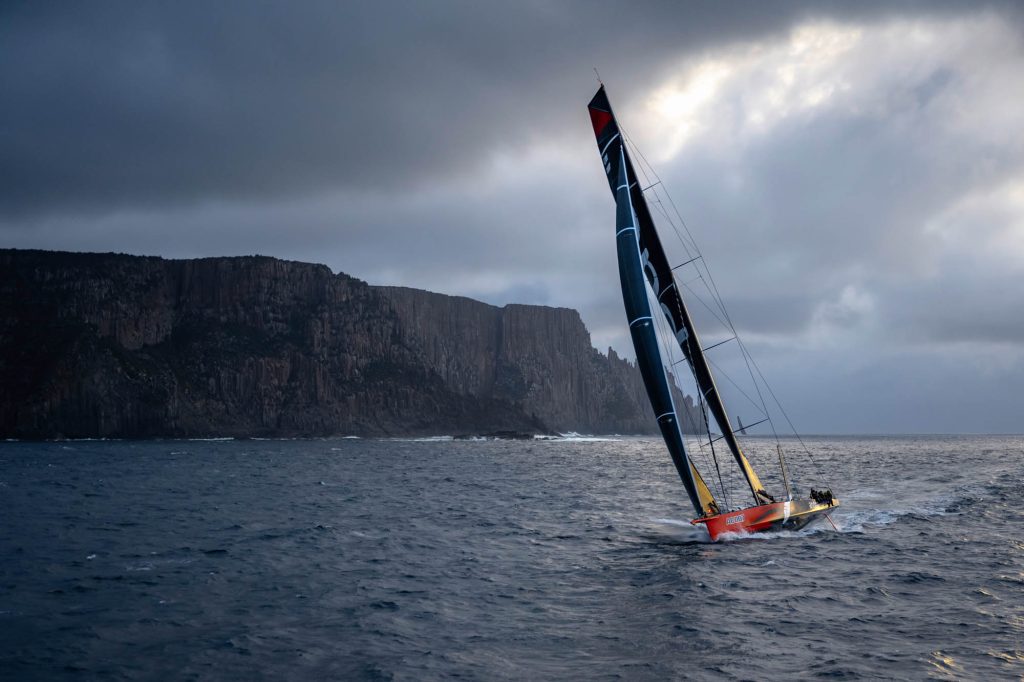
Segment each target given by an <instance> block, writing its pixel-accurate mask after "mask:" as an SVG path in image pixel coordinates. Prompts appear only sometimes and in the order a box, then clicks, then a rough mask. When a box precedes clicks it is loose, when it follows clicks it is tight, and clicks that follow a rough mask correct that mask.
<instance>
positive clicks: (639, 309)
mask: <svg viewBox="0 0 1024 682" xmlns="http://www.w3.org/2000/svg"><path fill="white" fill-rule="evenodd" d="M588 108H589V111H590V120H591V123H592V124H593V127H594V134H595V136H596V137H597V148H598V151H599V153H600V156H601V162H602V164H603V165H604V170H605V174H606V175H607V177H608V184H609V187H610V188H611V192H612V195H613V196H614V197H615V205H616V213H615V240H616V248H617V252H618V262H619V281H620V284H621V286H622V300H623V303H624V304H625V309H626V317H627V321H628V324H629V330H630V335H631V336H632V340H633V347H634V349H635V351H636V360H637V365H638V367H639V368H640V373H641V375H642V376H643V380H644V384H645V385H646V387H647V395H648V398H649V399H650V402H651V407H652V408H653V409H654V415H655V419H656V420H657V423H658V426H659V428H660V430H661V435H662V437H663V438H664V440H665V445H666V446H667V447H668V452H669V455H670V456H671V458H672V462H673V463H674V464H675V467H676V469H677V470H678V472H679V478H680V479H681V480H682V482H683V488H684V489H685V490H686V494H687V496H688V497H689V498H690V502H691V503H692V504H693V509H694V511H695V512H696V518H694V519H693V521H692V523H693V524H699V525H703V526H705V527H706V528H707V531H708V534H709V535H710V537H711V539H712V540H718V539H719V538H721V537H722V536H723V535H726V534H729V533H753V532H759V531H768V530H780V529H798V528H802V527H804V526H805V525H807V524H808V523H810V522H812V521H814V520H815V519H817V518H819V517H822V516H826V515H827V512H828V511H829V510H830V509H833V508H835V507H836V506H838V504H839V501H838V500H837V499H836V498H835V497H834V496H833V495H832V492H831V489H830V488H828V486H825V488H824V489H823V490H822V491H818V490H813V489H812V490H811V495H810V496H809V497H807V498H797V497H794V496H793V494H792V492H791V491H790V489H789V480H788V477H787V474H786V463H785V458H784V455H783V451H782V447H781V444H778V445H777V451H778V456H779V467H780V470H781V478H782V481H783V484H784V487H785V491H784V493H783V492H778V493H777V494H774V495H773V494H771V493H770V492H769V491H768V490H767V489H766V488H765V486H764V484H763V483H762V482H761V479H760V478H759V477H758V475H757V473H756V472H755V471H754V468H753V466H751V464H750V462H749V461H748V459H747V456H746V455H745V453H744V451H743V448H742V447H741V445H740V442H739V441H738V440H737V438H736V433H735V432H734V430H733V428H732V426H731V422H730V421H729V415H728V413H727V412H726V407H725V403H724V402H723V400H722V396H721V393H720V392H719V390H718V386H717V385H716V382H715V374H714V373H713V372H712V371H711V365H710V363H709V362H708V359H707V357H706V356H705V353H704V349H702V347H701V344H700V340H699V337H698V335H697V330H696V329H695V328H694V324H693V320H692V318H691V315H690V312H689V311H688V309H687V307H686V303H685V302H684V300H683V295H682V291H681V290H680V287H679V284H678V282H677V281H676V279H675V274H674V271H673V268H672V267H671V266H670V264H669V260H668V257H667V256H666V253H665V250H664V248H663V247H662V243H661V239H660V238H659V236H658V232H657V230H656V228H655V224H654V220H653V218H652V215H651V211H650V208H649V207H648V203H647V200H646V198H645V194H644V191H645V190H644V189H643V188H642V187H641V186H640V182H639V180H638V178H637V175H636V172H635V170H634V166H633V162H632V160H631V158H630V154H629V151H628V150H627V144H626V141H625V140H624V139H623V135H622V131H621V130H620V128H619V125H618V122H617V121H616V119H615V115H614V113H613V112H612V108H611V105H610V103H609V101H608V96H607V94H606V93H605V88H604V85H603V84H602V85H601V87H600V88H599V89H598V91H597V93H596V94H595V95H594V97H593V99H591V101H590V104H589V106H588ZM677 267H678V266H677ZM652 301H653V305H652ZM662 318H663V320H664V324H663V325H662V326H663V327H664V326H665V325H667V331H668V336H669V337H670V338H669V339H667V340H666V341H665V342H664V343H662V342H659V336H658V326H659V324H661V319H662ZM663 346H677V347H678V348H679V350H680V351H681V352H682V355H683V358H684V359H685V363H686V366H687V367H688V368H689V370H690V371H691V372H692V373H693V378H694V381H695V384H696V386H697V389H698V392H699V394H700V395H699V398H700V403H701V406H702V407H703V408H704V414H705V422H706V423H705V426H706V427H710V423H708V416H707V415H710V419H713V420H714V423H715V424H716V425H717V427H718V429H719V431H720V432H721V435H720V436H718V437H717V439H715V440H722V441H724V442H725V445H726V447H727V448H728V451H729V453H730V454H731V456H732V459H733V461H734V463H735V465H736V466H737V467H738V468H739V471H740V473H741V474H742V477H743V480H744V481H745V486H746V487H747V488H749V495H750V501H751V503H749V504H739V505H727V504H725V486H724V483H721V475H720V473H719V483H720V497H721V498H722V499H718V498H716V496H715V495H714V494H713V493H712V490H711V487H709V486H708V485H707V483H705V479H704V477H703V476H702V475H701V473H700V471H698V469H697V466H696V465H695V463H694V461H693V459H692V457H691V456H690V453H688V451H687V447H686V441H685V438H684V436H683V424H682V423H681V421H680V417H681V414H680V412H679V411H678V410H677V407H676V405H675V403H674V399H673V396H672V394H673V391H672V388H673V386H672V385H671V383H670V381H671V379H670V377H671V376H672V373H671V372H670V368H669V365H668V363H667V362H666V359H665V356H664V354H663V351H662V348H663ZM766 414H767V411H766ZM751 426H753V425H751ZM747 428H750V426H748V427H747ZM705 433H707V434H708V439H709V441H710V442H711V443H712V444H713V439H712V431H711V428H707V429H706V430H705ZM712 455H713V456H714V451H712ZM715 468H716V470H717V469H718V462H717V459H715Z"/></svg>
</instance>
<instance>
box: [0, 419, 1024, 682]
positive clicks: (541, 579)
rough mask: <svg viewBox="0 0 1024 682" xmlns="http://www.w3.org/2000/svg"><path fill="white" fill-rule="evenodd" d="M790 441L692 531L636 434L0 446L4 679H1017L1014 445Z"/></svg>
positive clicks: (649, 444) (1015, 441)
mask: <svg viewBox="0 0 1024 682" xmlns="http://www.w3.org/2000/svg"><path fill="white" fill-rule="evenodd" d="M808 445H809V446H810V448H811V450H812V452H816V453H817V458H816V459H817V460H818V464H819V465H821V466H822V468H824V469H825V470H827V471H828V472H829V479H830V482H831V483H832V484H833V486H834V488H835V490H836V492H837V493H838V495H839V496H840V497H841V498H842V499H843V502H844V506H843V508H842V509H841V510H839V511H837V512H836V513H835V514H834V516H833V518H834V520H835V522H836V524H837V525H838V526H839V531H838V532H837V531H836V530H833V529H832V528H831V526H829V525H828V524H827V523H825V524H824V525H819V526H817V527H814V528H812V529H806V530H804V531H801V532H797V533H779V534H775V535H770V536H767V537H761V538H757V539H753V538H747V539H740V540H735V541H731V542H723V543H718V544H708V543H706V542H700V541H699V540H700V536H699V534H698V533H697V532H696V531H695V530H694V529H692V528H691V527H690V526H689V524H688V523H687V521H688V519H689V518H690V510H689V507H688V505H686V504H683V503H682V500H681V495H682V491H681V485H680V484H679V482H678V479H677V477H676V475H675V472H674V470H673V469H672V468H671V464H670V463H669V462H668V458H667V456H666V455H665V454H664V449H663V446H661V445H660V442H658V441H654V440H638V439H622V440H598V441H573V440H567V441H535V442H529V441H528V442H518V441H511V442H510V441H487V442H464V441H433V442H414V441H363V440H327V441H284V442H282V441H224V442H196V441H164V442H66V443H46V444H29V443H6V444H2V445H0V508H2V511H3V521H2V524H0V677H3V678H4V679H17V680H22V679H64V678H67V679H72V678H74V679H79V678H87V679H92V678H98V679H111V680H119V679H239V680H249V679H258V678H274V679H292V680H309V679H318V678H319V679H323V678H328V679H330V678H333V679H345V680H363V679H365V680H377V679H384V680H386V679H403V680H422V679H439V678H447V677H461V678H466V679H484V680H491V679H497V680H503V679H515V680H519V679H559V680H560V679H628V680H664V679H697V680H701V679H710V680H719V679H722V680H731V679H751V680H777V679H792V678H796V679H807V678H817V677H834V678H842V679H854V680H857V679H886V680H889V679H907V680H920V679H927V678H937V679H976V680H992V679H1021V678H1022V676H1024V511H1022V510H1024V482H1022V473H1024V438H1020V437H974V436H972V437H899V438H889V437H885V438H882V437H878V438H820V439H811V440H809V441H808ZM812 482H813V481H812ZM802 492H804V493H806V490H803V491H802Z"/></svg>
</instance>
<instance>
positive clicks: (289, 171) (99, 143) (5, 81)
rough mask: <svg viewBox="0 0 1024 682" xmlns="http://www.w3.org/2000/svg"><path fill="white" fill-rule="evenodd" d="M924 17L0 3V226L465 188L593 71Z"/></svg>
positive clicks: (638, 80) (622, 84)
mask: <svg viewBox="0 0 1024 682" xmlns="http://www.w3.org/2000/svg"><path fill="white" fill-rule="evenodd" d="M915 6H916V5H915V4H913V3H903V4H896V5H892V4H891V3H878V4H866V3H857V4H856V7H855V8H854V7H852V6H851V5H850V4H848V3H833V4H822V3H806V4H805V3H794V2H758V3H741V4H738V5H735V6H732V7H730V8H728V9H725V10H724V9H723V8H722V6H721V3H711V2H701V3H649V4H647V5H646V6H637V5H636V4H634V3H628V4H621V5H620V4H613V3H595V2H577V3H548V2H533V3H512V4H509V3H478V2H452V3H443V4H442V3H333V2H303V3H249V2H239V3H228V2H222V3H131V2H125V3H102V4H100V3H96V4H82V3H69V4H65V5H62V6H53V5H46V4H43V3H21V4H17V3H16V4H11V3H8V4H6V5H5V6H4V9H3V10H0V12H2V14H0V91H2V92H3V93H4V95H3V98H4V106H3V107H2V108H0V212H2V213H4V214H6V215H8V216H14V215H17V216H21V217H27V216H31V215H33V214H39V213H46V212H52V211H74V210H79V209H82V208H88V209H93V210H98V211H104V210H109V209H112V208H124V207H133V206H151V205H173V204H178V203H191V202H196V201H200V200H208V199H246V198H252V197H258V198H266V197H268V196H278V197H282V196H289V195H294V194H304V193H312V192H316V191H319V190H323V189H326V188H337V187H350V188H360V187H364V188H371V187H372V188H380V187H383V186H393V187H408V186H410V185H416V184H417V183H424V182H430V181H431V180H432V179H435V178H436V177H438V176H442V175H450V174H462V175H464V176H465V177H466V178H467V179H469V178H470V177H471V174H472V173H473V171H474V170H475V169H476V168H478V166H479V164H480V163H482V162H483V161H485V158H483V157H485V155H486V154H487V153H489V152H493V151H494V150H496V149H500V148H501V147H506V148H509V149H515V148H517V147H519V146H521V145H522V144H524V142H525V141H528V140H530V139H537V138H540V137H548V136H553V135H558V134H559V132H560V131H568V130H574V129H575V128H578V119H579V118H580V114H579V104H578V103H579V100H580V99H582V98H585V97H586V96H587V94H588V93H589V91H590V89H591V88H592V82H591V81H590V80H589V73H590V67H591V66H593V65H598V66H600V67H601V68H602V69H603V70H604V72H605V74H606V77H608V78H610V79H613V80H614V82H616V83H617V84H618V85H619V87H618V93H619V94H620V96H622V97H623V98H625V97H627V96H629V94H630V93H631V92H634V91H637V90H638V89H642V88H643V87H645V86H646V85H648V84H649V83H651V82H652V80H653V79H654V78H655V77H656V76H657V74H658V73H659V70H660V69H661V68H662V67H663V66H664V65H665V63H666V61H667V60H669V59H671V58H674V57H676V56H678V55H679V54H680V53H683V52H691V53H693V52H698V51H700V50H702V49H706V48H708V47H709V46H712V45H715V44H719V43H723V42H729V41H735V40H741V39H744V38H746V37H750V36H763V35H765V34H768V33H771V32H773V31H782V30H784V29H786V28H787V27H788V26H789V25H791V24H792V23H793V22H794V21H796V20H797V19H799V18H801V17H805V16H808V15H810V14H822V15H824V14H831V15H834V16H842V15H845V14H879V13H894V12H900V11H910V10H912V9H914V8H915ZM963 7H964V5H962V4H960V3H948V4H933V5H928V8H929V11H932V12H940V11H957V10H958V9H962V8H963ZM938 86H941V83H940V84H938ZM567 93H571V94H568V95H567ZM573 134H575V133H573Z"/></svg>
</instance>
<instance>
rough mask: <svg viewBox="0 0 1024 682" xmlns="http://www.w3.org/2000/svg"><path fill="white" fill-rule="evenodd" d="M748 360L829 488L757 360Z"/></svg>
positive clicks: (827, 483)
mask: <svg viewBox="0 0 1024 682" xmlns="http://www.w3.org/2000/svg"><path fill="white" fill-rule="evenodd" d="M750 361H751V362H752V363H754V368H755V369H757V373H758V375H759V376H760V377H761V380H762V381H764V387H765V388H766V389H767V390H768V393H769V394H770V395H771V397H772V400H774V401H775V405H776V406H777V407H778V408H779V411H780V412H782V416H783V417H784V418H785V419H786V423H787V424H789V428H790V429H792V431H793V435H794V436H796V439H797V442H799V443H800V447H802V448H803V449H804V453H806V454H807V459H809V460H810V461H811V466H813V467H814V469H815V473H817V474H818V476H820V477H821V480H822V481H824V482H825V485H827V486H828V487H829V490H831V489H832V484H831V483H829V482H828V479H827V478H825V476H824V474H822V472H821V468H820V467H819V466H818V463H817V462H815V461H814V457H813V456H812V455H811V451H810V449H809V448H808V447H807V445H806V444H805V443H804V439H803V438H802V437H801V436H800V433H799V432H798V431H797V430H796V427H795V426H793V422H792V421H791V420H790V418H789V415H788V414H786V410H785V408H783V407H782V403H780V402H779V399H778V397H777V396H776V395H775V391H773V390H772V387H771V386H770V385H769V384H768V381H767V380H766V379H765V378H764V374H763V373H762V372H761V368H760V367H758V365H757V361H756V360H754V359H753V358H751V359H750Z"/></svg>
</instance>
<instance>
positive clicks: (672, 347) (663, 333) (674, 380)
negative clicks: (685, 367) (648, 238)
mask: <svg viewBox="0 0 1024 682" xmlns="http://www.w3.org/2000/svg"><path fill="white" fill-rule="evenodd" d="M645 290H646V292H647V295H648V297H650V296H651V295H653V294H654V291H653V290H652V289H651V288H650V287H649V286H648V287H645ZM655 328H656V331H657V335H658V342H659V344H660V345H661V346H663V347H664V348H665V349H667V351H668V356H669V357H668V359H669V360H670V361H671V360H673V358H675V356H676V353H677V352H681V349H680V348H679V346H678V344H675V343H669V339H670V338H672V339H674V337H673V336H671V335H670V334H669V331H668V321H667V320H666V319H665V318H664V317H663V316H659V317H658V318H657V320H656V322H655ZM682 360H685V358H682V359H680V360H679V361H676V362H673V363H672V366H673V367H674V366H675V365H676V364H678V362H681V361H682ZM663 369H664V370H665V374H666V376H668V377H671V385H670V387H669V390H670V391H671V390H672V389H676V390H677V391H678V392H679V393H681V394H682V395H684V396H685V391H683V389H682V387H680V386H679V378H678V376H677V375H676V373H675V372H671V371H669V369H668V368H667V367H664V366H663ZM673 405H675V398H673ZM683 405H684V407H685V406H686V402H685V401H684V402H683ZM684 414H685V417H684V419H690V420H691V422H692V419H693V418H692V416H691V415H690V414H689V410H688V409H687V411H686V412H685V413H684ZM676 419H677V420H678V419H679V407H678V405H677V406H676ZM693 426H694V429H693V430H694V431H695V432H696V431H697V428H696V426H697V425H696V423H695V422H693ZM680 435H681V436H682V435H683V434H682V433H681V432H680ZM684 441H685V436H684ZM684 448H685V443H684ZM698 451H699V452H700V455H701V458H702V459H703V460H704V461H703V464H704V466H705V469H704V470H705V471H709V470H710V469H711V462H710V461H709V460H708V455H707V452H706V451H705V450H704V448H703V447H701V448H699V449H698ZM684 452H685V449H684ZM711 455H712V458H713V459H714V450H712V453H711ZM686 456H687V459H688V460H693V459H694V457H693V456H692V455H691V454H690V453H686ZM694 469H697V467H696V466H694ZM715 470H716V471H718V472H719V476H718V478H719V491H720V492H721V495H722V503H723V504H726V505H727V504H728V501H727V500H728V497H727V494H726V489H725V486H724V485H723V484H722V480H721V471H720V469H719V467H718V460H717V459H715ZM697 471H698V475H700V473H699V470H697ZM702 480H703V477H702ZM706 484H707V482H706V481H705V485H706ZM712 497H714V495H712Z"/></svg>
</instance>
